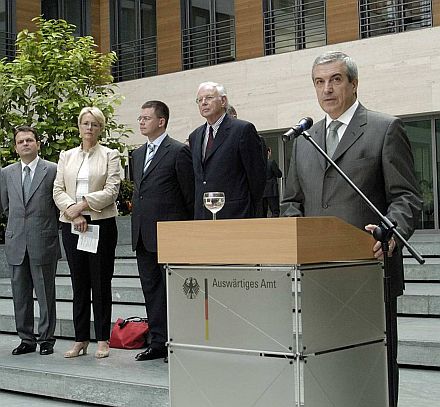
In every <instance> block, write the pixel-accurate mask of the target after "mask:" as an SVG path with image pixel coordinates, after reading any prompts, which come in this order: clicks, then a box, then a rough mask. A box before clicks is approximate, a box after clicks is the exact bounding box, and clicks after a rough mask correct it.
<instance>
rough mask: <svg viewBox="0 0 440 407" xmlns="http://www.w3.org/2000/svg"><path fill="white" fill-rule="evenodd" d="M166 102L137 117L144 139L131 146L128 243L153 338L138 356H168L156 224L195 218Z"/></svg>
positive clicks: (184, 154)
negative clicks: (130, 205) (131, 194)
mask: <svg viewBox="0 0 440 407" xmlns="http://www.w3.org/2000/svg"><path fill="white" fill-rule="evenodd" d="M169 116H170V114H169V109H168V106H167V105H166V104H165V103H163V102H160V101H157V100H153V101H149V102H146V103H144V104H143V105H142V110H141V115H140V116H139V117H138V121H139V126H140V131H141V133H142V135H144V136H145V137H147V142H146V143H145V144H144V145H143V146H142V147H139V148H138V149H137V150H135V151H134V152H133V181H134V192H133V202H132V203H133V212H132V217H131V226H132V247H133V250H135V251H136V259H137V264H138V271H139V277H140V280H141V285H142V291H143V293H144V298H145V306H146V309H147V316H148V324H149V326H150V333H151V344H150V346H149V347H148V348H147V349H146V350H145V351H144V352H142V353H139V354H138V355H136V360H152V359H158V358H166V355H167V350H166V347H165V343H166V341H167V308H166V287H165V271H164V267H163V266H162V265H159V264H158V263H157V237H156V231H157V227H156V224H157V222H159V221H167V220H169V221H176V220H189V219H193V213H194V212H193V211H194V174H193V167H192V161H191V152H190V150H189V148H188V146H186V145H185V144H183V143H180V142H179V141H177V140H174V139H172V138H171V137H170V136H168V134H167V132H166V128H167V125H168V119H169Z"/></svg>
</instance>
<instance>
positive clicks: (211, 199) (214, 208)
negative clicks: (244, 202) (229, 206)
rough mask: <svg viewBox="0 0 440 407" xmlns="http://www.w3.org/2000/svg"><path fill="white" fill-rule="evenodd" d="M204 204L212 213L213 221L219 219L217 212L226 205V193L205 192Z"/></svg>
mask: <svg viewBox="0 0 440 407" xmlns="http://www.w3.org/2000/svg"><path fill="white" fill-rule="evenodd" d="M203 204H204V205H205V208H206V209H208V210H209V211H211V213H212V220H216V219H217V212H218V211H219V210H220V209H222V208H223V206H224V205H225V193H224V192H205V193H204V194H203Z"/></svg>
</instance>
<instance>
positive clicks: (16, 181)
mask: <svg viewBox="0 0 440 407" xmlns="http://www.w3.org/2000/svg"><path fill="white" fill-rule="evenodd" d="M22 172H23V170H22V168H21V162H18V163H16V164H14V170H13V171H12V174H11V178H12V185H13V186H14V188H15V190H16V192H17V194H18V196H19V197H20V202H21V203H23V178H22ZM23 204H24V203H23Z"/></svg>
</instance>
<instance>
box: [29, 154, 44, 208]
mask: <svg viewBox="0 0 440 407" xmlns="http://www.w3.org/2000/svg"><path fill="white" fill-rule="evenodd" d="M46 174H47V166H46V164H45V163H44V162H43V160H42V159H41V158H40V159H39V160H38V163H37V167H36V168H35V174H34V177H33V178H32V182H31V188H30V190H29V200H28V202H29V201H30V200H31V198H32V195H33V194H34V193H35V191H36V190H37V188H38V187H39V186H40V184H41V182H42V181H43V179H44V177H45V176H46Z"/></svg>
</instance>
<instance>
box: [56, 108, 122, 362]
mask: <svg viewBox="0 0 440 407" xmlns="http://www.w3.org/2000/svg"><path fill="white" fill-rule="evenodd" d="M78 126H79V130H80V135H81V139H82V142H81V146H80V147H76V148H73V149H71V150H67V151H62V152H61V154H60V158H59V161H58V170H57V176H56V179H55V182H54V190H53V197H54V201H55V203H56V205H57V207H58V209H59V210H60V221H61V223H62V237H63V245H64V249H65V252H66V256H67V262H68V264H69V269H70V276H71V279H72V288H73V322H74V328H75V343H74V345H73V347H72V349H70V350H69V351H67V352H66V353H65V354H64V357H66V358H73V357H77V356H79V355H85V354H86V353H87V347H88V345H89V341H90V291H91V292H92V303H93V315H94V327H95V336H96V340H97V341H98V348H97V351H96V353H95V357H97V358H105V357H107V356H108V355H109V345H108V340H109V338H110V323H111V307H112V294H111V280H112V277H113V272H114V259H115V249H116V243H117V236H118V232H117V228H116V219H115V216H116V215H117V209H116V203H115V201H116V198H117V196H118V192H119V184H120V181H121V179H120V166H121V164H120V155H119V152H118V151H117V150H111V149H109V148H107V147H104V146H102V145H100V144H99V141H98V139H99V136H100V134H101V133H102V131H103V130H104V127H105V117H104V115H103V113H102V112H101V110H100V109H98V108H97V107H85V108H84V109H82V110H81V113H80V114H79V117H78ZM89 224H92V225H99V242H98V248H97V252H96V253H90V252H87V251H82V250H78V249H77V243H78V237H79V234H80V233H84V232H85V231H86V230H87V227H88V225H89Z"/></svg>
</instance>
